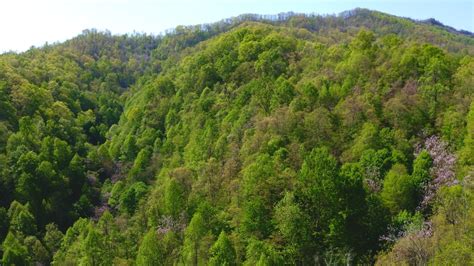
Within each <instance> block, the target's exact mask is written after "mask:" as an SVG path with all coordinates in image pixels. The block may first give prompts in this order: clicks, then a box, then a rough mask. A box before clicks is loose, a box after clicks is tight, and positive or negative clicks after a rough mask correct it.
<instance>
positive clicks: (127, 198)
mask: <svg viewBox="0 0 474 266" xmlns="http://www.w3.org/2000/svg"><path fill="white" fill-rule="evenodd" d="M147 191H148V188H147V186H146V185H145V183H143V182H136V183H134V184H133V185H131V186H130V187H129V188H128V189H127V190H125V191H124V192H123V193H122V195H121V196H120V207H121V208H122V209H123V210H125V212H127V213H128V214H133V213H134V212H135V210H136V208H137V205H138V202H139V201H140V200H141V199H142V198H143V197H144V196H145V195H146V193H147Z"/></svg>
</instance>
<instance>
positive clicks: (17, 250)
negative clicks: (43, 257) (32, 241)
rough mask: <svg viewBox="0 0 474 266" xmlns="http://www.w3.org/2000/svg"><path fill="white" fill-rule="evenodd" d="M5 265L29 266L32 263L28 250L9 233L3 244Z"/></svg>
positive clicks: (3, 262) (3, 261)
mask: <svg viewBox="0 0 474 266" xmlns="http://www.w3.org/2000/svg"><path fill="white" fill-rule="evenodd" d="M2 249H3V257H2V264H3V265H29V263H30V262H31V258H30V255H29V254H28V249H27V247H26V246H24V245H23V244H22V243H21V241H20V240H18V238H17V237H16V236H15V234H14V233H12V232H9V233H8V234H7V237H6V238H5V240H4V241H3V244H2Z"/></svg>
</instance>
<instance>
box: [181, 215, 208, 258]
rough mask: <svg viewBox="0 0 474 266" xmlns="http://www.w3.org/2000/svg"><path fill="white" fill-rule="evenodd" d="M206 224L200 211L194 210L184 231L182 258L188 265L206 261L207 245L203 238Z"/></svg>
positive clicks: (205, 233) (205, 232)
mask: <svg viewBox="0 0 474 266" xmlns="http://www.w3.org/2000/svg"><path fill="white" fill-rule="evenodd" d="M207 233H208V229H207V224H205V221H204V218H203V216H202V214H201V213H199V212H196V213H195V214H194V215H193V218H192V219H191V221H190V222H189V225H188V227H186V231H185V232H184V246H183V253H182V254H183V260H184V261H185V263H186V264H189V265H201V264H203V263H204V262H205V261H207V256H208V250H209V246H207V245H206V244H207V243H206V242H207V241H206V240H205V239H204V238H205V236H206V235H207Z"/></svg>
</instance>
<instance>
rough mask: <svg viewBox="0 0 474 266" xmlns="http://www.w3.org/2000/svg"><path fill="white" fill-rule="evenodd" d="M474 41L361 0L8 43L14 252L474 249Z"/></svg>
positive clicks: (361, 255)
mask: <svg viewBox="0 0 474 266" xmlns="http://www.w3.org/2000/svg"><path fill="white" fill-rule="evenodd" d="M396 34H397V35H398V36H397V35H396ZM473 52H474V42H473V38H472V36H470V35H469V34H467V35H466V34H460V33H459V32H456V31H453V30H452V29H449V28H446V27H441V26H439V25H436V26H430V25H427V24H425V23H423V22H416V21H412V20H408V19H403V18H398V17H394V16H390V15H387V14H383V13H380V12H373V11H368V10H364V9H357V10H354V11H350V12H344V13H343V14H341V15H339V16H326V17H322V16H312V15H298V14H280V15H278V16H257V15H243V16H240V17H237V18H233V19H229V20H224V21H221V22H218V23H215V24H210V25H199V26H190V27H178V28H177V29H176V30H175V31H172V32H170V33H169V34H168V35H165V36H157V37H151V36H146V35H132V36H111V35H110V33H98V32H96V31H87V32H84V34H83V35H81V36H79V37H77V38H75V39H73V40H70V41H68V42H66V43H64V44H57V45H53V46H49V47H43V48H41V49H33V50H31V51H28V52H26V53H23V54H19V55H16V54H5V55H2V56H1V57H0V67H1V68H2V71H1V72H0V88H1V90H0V106H1V107H2V109H1V110H0V152H1V154H0V165H1V166H2V172H1V173H0V177H1V181H2V182H1V184H0V191H1V192H2V196H1V198H0V200H1V204H2V206H3V208H0V222H2V223H0V236H1V237H2V238H5V240H4V241H3V245H2V252H3V261H2V262H3V263H4V264H10V263H15V264H29V263H34V262H40V263H49V262H50V261H53V263H54V264H58V265H64V264H77V263H82V264H93V265H95V264H100V265H112V264H114V265H115V264H124V265H128V264H134V263H136V264H138V265H160V264H166V265H168V264H185V265H188V264H192V265H197V264H199V265H202V264H211V265H222V264H226V263H228V264H232V265H234V264H239V265H240V264H245V265H254V264H259V265H260V264H265V265H267V264H268V265H279V264H310V263H316V264H318V263H319V264H330V263H345V262H347V260H350V261H352V262H353V263H373V262H374V261H375V259H376V257H375V256H376V255H377V254H378V253H379V252H380V251H383V250H387V253H386V254H385V253H384V254H382V255H380V256H379V257H378V258H379V262H380V263H384V262H385V263H392V262H394V261H395V259H400V260H402V261H401V262H410V263H412V262H415V263H426V262H428V261H436V262H438V263H444V262H446V263H447V262H451V263H452V262H455V261H456V260H455V259H457V258H452V257H449V256H448V255H449V254H448V253H441V252H438V251H437V250H438V249H437V248H435V247H436V245H426V246H424V247H423V248H424V249H423V250H421V251H418V253H417V252H412V249H413V247H412V246H409V245H406V244H404V243H406V242H409V243H410V241H409V240H410V239H413V238H408V240H406V239H407V237H412V236H413V235H416V236H417V237H418V238H416V240H417V241H421V242H423V243H425V242H426V243H431V242H430V241H432V242H433V243H441V244H439V245H438V246H437V247H449V248H451V249H455V250H461V251H462V252H463V253H462V254H463V255H462V259H463V260H464V261H468V260H472V251H470V250H469V246H470V245H471V242H469V240H470V239H474V238H469V235H468V234H465V235H466V236H463V237H467V240H466V239H464V238H460V237H459V234H458V231H456V230H458V226H457V224H462V225H463V227H462V229H459V230H467V232H472V230H471V229H472V224H469V217H470V216H469V215H471V216H472V213H473V210H472V208H471V205H470V204H471V203H470V201H468V200H465V199H471V198H472V191H471V190H472V186H471V185H470V184H471V183H472V182H471V181H470V175H471V172H472V163H473V162H472V160H470V158H472V148H471V147H472V135H473V134H474V133H472V132H471V129H472V125H471V124H472V121H471V120H472V119H471V118H472V112H473V111H472V110H473V108H474V107H473V105H472V97H473V95H472V93H473V90H472V87H473V86H474V81H473V79H472V77H473V72H474V58H473V57H472V55H473ZM45 62H46V63H45ZM468 114H469V115H468ZM440 154H441V157H440ZM455 154H456V155H457V156H455ZM450 158H451V159H450ZM439 191H441V192H439ZM451 199H456V200H457V201H456V200H451ZM461 199H462V200H461ZM463 200H464V201H463ZM453 202H454V203H453ZM466 202H468V203H466ZM450 204H451V205H450ZM459 206H463V208H464V209H462V210H463V212H462V213H467V214H468V216H461V215H460V214H458V213H457V212H454V214H453V212H452V210H454V209H459V208H460V207H459ZM7 209H8V211H7ZM81 217H82V218H81ZM446 217H447V218H446ZM430 219H432V220H433V224H436V225H439V226H438V227H437V228H434V229H433V230H431V231H430V233H429V234H426V235H422V234H421V233H422V232H425V231H426V228H425V226H424V225H425V224H427V223H428V221H430ZM446 219H448V222H445V220H446ZM453 219H454V220H453ZM425 221H426V222H427V223H425ZM51 223H54V224H51ZM55 224H57V225H59V229H60V230H58V229H57V226H56V225H55ZM439 228H441V229H439ZM443 228H444V229H443ZM470 228H471V229H470ZM66 229H67V231H66ZM439 230H453V232H454V233H453V234H452V235H450V237H447V238H445V237H443V235H442V234H441V233H440V231H439ZM470 230H471V231H470ZM61 231H63V232H65V235H64V236H63V235H62V233H61ZM420 232H421V233H420ZM443 232H444V231H443ZM462 232H466V231H462ZM419 235H422V236H421V237H419ZM396 241H399V242H396ZM59 242H61V244H60V245H58V244H56V243H59ZM395 242H396V244H395V245H394V243H395ZM392 246H393V247H394V248H393V251H392V252H391V253H390V252H388V251H389V250H390V249H391V247H392ZM397 252H398V253H397ZM410 252H411V253H410ZM423 252H424V253H423ZM400 254H404V256H405V257H403V256H400ZM407 254H408V255H407ZM413 254H414V255H413ZM418 254H424V255H423V256H421V257H417V255H418ZM414 257H416V258H414Z"/></svg>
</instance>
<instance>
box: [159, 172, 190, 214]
mask: <svg viewBox="0 0 474 266" xmlns="http://www.w3.org/2000/svg"><path fill="white" fill-rule="evenodd" d="M184 192H185V191H184V188H183V186H182V185H181V184H180V183H178V181H177V180H176V179H175V178H170V179H169V180H168V182H167V183H166V186H165V195H164V200H165V206H164V208H165V213H166V214H168V215H171V216H172V217H174V218H177V217H178V216H179V215H180V214H181V213H182V212H183V211H184V208H185V206H186V198H185V193H184Z"/></svg>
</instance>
